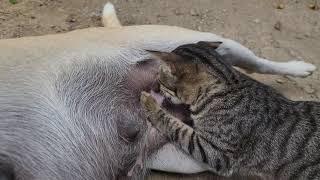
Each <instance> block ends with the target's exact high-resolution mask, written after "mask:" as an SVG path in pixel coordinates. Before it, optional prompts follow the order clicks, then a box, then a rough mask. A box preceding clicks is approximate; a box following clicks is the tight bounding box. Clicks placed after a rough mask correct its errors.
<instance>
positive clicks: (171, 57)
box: [146, 50, 181, 74]
mask: <svg viewBox="0 0 320 180" xmlns="http://www.w3.org/2000/svg"><path fill="white" fill-rule="evenodd" d="M146 51H147V52H149V53H151V54H152V55H153V56H154V57H155V58H156V59H158V60H160V61H162V62H164V63H165V64H167V65H168V66H169V67H170V69H171V73H172V74H174V73H175V72H176V69H177V68H176V62H177V61H178V60H179V59H181V57H180V56H178V55H176V54H174V53H168V52H161V51H152V50H146Z"/></svg>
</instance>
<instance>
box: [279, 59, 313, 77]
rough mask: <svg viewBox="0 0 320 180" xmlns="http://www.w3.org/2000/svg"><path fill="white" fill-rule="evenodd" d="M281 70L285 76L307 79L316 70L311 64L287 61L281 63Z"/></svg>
mask: <svg viewBox="0 0 320 180" xmlns="http://www.w3.org/2000/svg"><path fill="white" fill-rule="evenodd" d="M282 68H283V70H284V71H285V72H286V73H287V74H286V75H290V76H295V77H307V76H310V75H311V74H312V73H313V71H315V70H316V69H317V68H316V66H314V65H313V64H310V63H307V62H304V61H289V62H286V63H283V67H282Z"/></svg>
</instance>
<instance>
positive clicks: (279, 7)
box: [276, 4, 284, 9]
mask: <svg viewBox="0 0 320 180" xmlns="http://www.w3.org/2000/svg"><path fill="white" fill-rule="evenodd" d="M276 8H277V9H284V4H278V5H276Z"/></svg>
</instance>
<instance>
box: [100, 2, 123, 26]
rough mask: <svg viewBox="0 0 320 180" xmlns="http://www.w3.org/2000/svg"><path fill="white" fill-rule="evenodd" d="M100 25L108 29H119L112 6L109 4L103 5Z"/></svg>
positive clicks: (119, 24) (118, 22)
mask: <svg viewBox="0 0 320 180" xmlns="http://www.w3.org/2000/svg"><path fill="white" fill-rule="evenodd" d="M102 25H103V26H104V27H108V28H117V27H121V23H120V21H119V19H118V17H117V14H116V11H115V9H114V6H113V4H112V3H110V2H108V3H107V4H106V5H104V8H103V13H102Z"/></svg>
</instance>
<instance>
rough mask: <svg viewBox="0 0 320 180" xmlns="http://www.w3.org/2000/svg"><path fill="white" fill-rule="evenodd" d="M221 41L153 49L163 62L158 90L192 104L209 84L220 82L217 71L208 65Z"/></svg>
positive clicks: (172, 99) (179, 100)
mask: <svg viewBox="0 0 320 180" xmlns="http://www.w3.org/2000/svg"><path fill="white" fill-rule="evenodd" d="M220 44H221V43H220V42H215V43H209V42H199V43H197V44H188V45H183V46H179V47H178V48H177V49H175V50H174V51H172V52H171V53H165V52H154V51H152V53H153V54H154V55H156V57H158V58H159V59H160V60H161V62H162V63H161V65H160V72H159V84H160V90H161V92H162V93H163V94H164V95H165V96H166V97H170V98H171V101H172V102H173V103H175V104H179V103H183V104H187V105H192V104H193V103H195V102H196V100H197V99H198V98H199V96H200V95H202V94H201V93H204V92H205V91H206V90H207V89H208V88H212V85H214V84H216V85H218V84H219V85H220V84H221V78H220V77H218V76H219V73H220V72H215V71H214V70H213V68H212V67H211V68H210V66H211V63H214V62H212V61H214V60H215V56H214V55H213V54H212V53H216V52H215V49H216V48H217V47H218V46H219V45H220ZM209 51H210V52H209ZM208 53H210V55H208ZM221 68H222V69H218V71H220V70H222V71H224V70H223V68H224V67H223V66H221ZM209 86H210V87H209Z"/></svg>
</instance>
